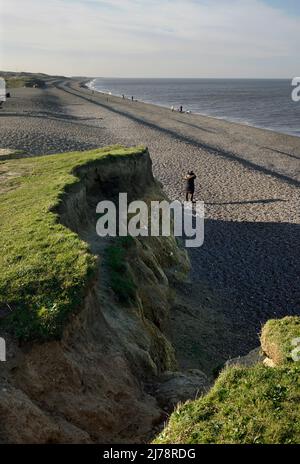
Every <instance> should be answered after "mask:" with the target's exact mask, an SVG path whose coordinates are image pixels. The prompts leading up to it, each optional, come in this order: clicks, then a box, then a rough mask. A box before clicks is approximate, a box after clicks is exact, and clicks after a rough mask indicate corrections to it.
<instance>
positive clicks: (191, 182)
mask: <svg viewBox="0 0 300 464" xmlns="http://www.w3.org/2000/svg"><path fill="white" fill-rule="evenodd" d="M196 178H197V176H196V175H195V173H194V172H193V171H189V172H188V173H187V175H186V176H185V177H184V180H185V200H186V201H189V197H190V201H192V202H193V201H194V192H195V179H196Z"/></svg>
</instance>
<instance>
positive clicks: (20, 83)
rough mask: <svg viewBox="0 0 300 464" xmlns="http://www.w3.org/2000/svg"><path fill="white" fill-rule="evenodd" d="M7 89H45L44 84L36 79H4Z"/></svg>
mask: <svg viewBox="0 0 300 464" xmlns="http://www.w3.org/2000/svg"><path fill="white" fill-rule="evenodd" d="M5 82H6V87H7V89H14V88H19V87H34V86H37V87H40V88H42V87H45V82H44V81H43V80H42V79H38V78H36V77H22V76H20V77H6V78H5Z"/></svg>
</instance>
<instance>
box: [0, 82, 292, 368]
mask: <svg viewBox="0 0 300 464" xmlns="http://www.w3.org/2000/svg"><path fill="white" fill-rule="evenodd" d="M60 86H61V88H60V89H57V88H54V87H49V88H48V89H47V90H46V91H45V90H38V89H20V90H18V91H16V92H14V93H13V94H15V95H13V96H15V98H12V99H11V100H9V101H8V102H7V104H6V105H5V109H4V110H1V113H0V137H1V143H0V145H1V147H10V148H18V149H25V150H26V151H27V152H28V153H30V154H33V155H36V154H43V153H55V152H59V151H66V150H76V149H86V148H93V147H98V146H103V145H107V144H114V143H122V144H126V145H136V144H141V143H142V144H145V145H147V146H148V147H149V149H150V153H151V156H152V159H153V167H154V173H155V175H156V176H157V177H158V178H159V179H160V180H161V182H163V184H164V186H165V189H166V192H167V193H168V195H169V196H170V197H171V198H182V193H183V192H182V190H183V186H182V183H181V182H180V179H181V176H182V174H183V173H184V172H186V171H187V170H188V169H190V168H193V169H194V171H195V172H196V173H197V174H198V183H197V198H198V199H201V200H204V201H205V203H206V224H205V233H206V236H205V243H204V246H203V247H202V248H200V249H194V250H191V251H190V256H191V260H192V265H193V269H192V274H191V283H190V284H189V285H188V286H187V287H185V288H183V289H182V295H183V297H182V298H181V299H180V300H181V301H179V302H178V304H177V305H176V306H175V308H174V313H173V338H174V341H175V344H176V346H177V348H178V350H179V359H180V361H181V362H182V364H183V365H184V366H187V367H200V368H206V367H207V365H208V364H211V365H214V366H216V365H217V364H218V363H219V362H220V361H222V360H224V359H226V358H228V357H230V356H236V355H237V354H241V353H246V352H247V351H248V350H249V349H251V348H253V347H255V346H256V345H257V344H258V343H257V333H258V332H259V330H260V326H261V324H262V323H263V322H264V321H265V320H267V319H269V318H270V317H281V316H283V315H286V314H296V313H298V314H299V313H300V285H299V279H300V277H299V276H300V266H299V250H300V246H299V245H300V243H299V242H300V239H299V228H300V226H299V223H300V217H299V184H300V169H299V166H300V163H299V158H300V138H296V137H291V136H286V135H280V134H276V133H273V132H271V131H264V130H260V129H254V128H251V127H248V126H241V125H238V124H232V123H227V122H225V121H219V120H214V119H212V118H206V117H201V116H195V115H180V114H178V113H171V112H170V111H169V110H167V109H164V108H158V107H156V106H153V105H145V104H142V103H138V102H134V103H132V102H129V101H127V100H125V101H123V100H122V99H119V98H115V97H109V98H108V101H107V97H106V96H104V95H101V94H97V95H91V92H90V91H88V90H85V89H82V88H80V87H79V85H77V84H72V88H70V87H69V86H67V83H65V85H63V84H62V83H61V84H60ZM91 100H92V101H91ZM185 293H186V296H185V297H184V294H185ZM187 300H188V301H189V305H188V306H189V307H186V301H187ZM179 332H180V336H178V334H179ZM208 347H209V348H208ZM204 350H206V353H205V354H204Z"/></svg>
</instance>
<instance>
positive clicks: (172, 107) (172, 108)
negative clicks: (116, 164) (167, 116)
mask: <svg viewBox="0 0 300 464" xmlns="http://www.w3.org/2000/svg"><path fill="white" fill-rule="evenodd" d="M174 109H175V108H174V106H173V105H172V106H171V111H172V113H173V112H174Z"/></svg>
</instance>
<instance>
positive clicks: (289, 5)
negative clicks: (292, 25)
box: [264, 0, 300, 16]
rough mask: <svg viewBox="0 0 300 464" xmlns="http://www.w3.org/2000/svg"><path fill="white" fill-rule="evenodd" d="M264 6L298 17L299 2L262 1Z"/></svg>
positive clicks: (293, 0) (294, 0)
mask: <svg viewBox="0 0 300 464" xmlns="http://www.w3.org/2000/svg"><path fill="white" fill-rule="evenodd" d="M264 1H265V3H266V4H268V5H270V6H272V7H274V8H280V9H281V10H283V11H285V12H287V13H289V14H291V15H299V16H300V1H299V0H264Z"/></svg>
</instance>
